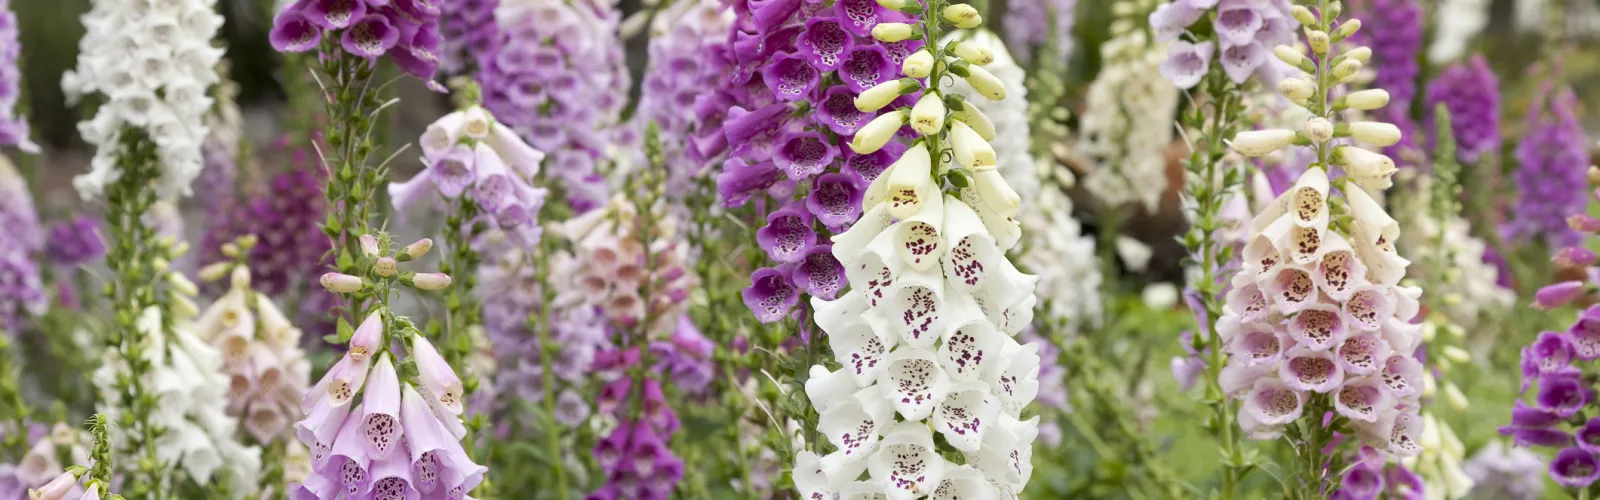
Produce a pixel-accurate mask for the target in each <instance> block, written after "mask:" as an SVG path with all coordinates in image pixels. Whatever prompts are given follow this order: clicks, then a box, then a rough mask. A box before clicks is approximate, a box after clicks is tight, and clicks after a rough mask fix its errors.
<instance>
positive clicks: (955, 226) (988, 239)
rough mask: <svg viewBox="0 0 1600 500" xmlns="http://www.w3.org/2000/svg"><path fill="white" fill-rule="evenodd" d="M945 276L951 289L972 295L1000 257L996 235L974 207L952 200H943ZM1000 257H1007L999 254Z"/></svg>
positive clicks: (951, 198)
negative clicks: (990, 232) (984, 223)
mask: <svg viewBox="0 0 1600 500" xmlns="http://www.w3.org/2000/svg"><path fill="white" fill-rule="evenodd" d="M943 233H944V234H943V236H944V239H945V240H944V241H945V242H944V246H945V252H944V258H943V259H942V261H943V264H944V266H943V267H944V274H945V277H946V278H947V279H948V280H949V285H950V288H951V289H953V290H959V291H961V292H965V293H972V292H973V291H975V290H977V289H978V288H979V287H981V286H983V280H984V277H985V276H987V275H988V272H987V271H988V269H989V268H988V266H989V265H990V263H991V262H993V261H994V259H995V258H996V254H999V249H998V248H996V246H995V243H994V236H991V235H990V234H989V231H988V230H987V229H985V228H984V227H983V220H981V219H979V218H978V213H977V212H974V211H973V210H972V207H969V206H967V204H966V203H962V202H961V200H957V199H955V198H953V197H946V198H945V200H944V230H943ZM999 258H1004V256H1003V255H1000V256H999Z"/></svg>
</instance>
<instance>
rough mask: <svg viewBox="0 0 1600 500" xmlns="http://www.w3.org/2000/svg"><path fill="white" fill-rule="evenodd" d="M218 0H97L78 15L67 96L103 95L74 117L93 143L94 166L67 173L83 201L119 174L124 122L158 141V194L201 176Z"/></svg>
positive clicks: (175, 191) (217, 55) (217, 54)
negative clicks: (84, 117) (86, 115)
mask: <svg viewBox="0 0 1600 500" xmlns="http://www.w3.org/2000/svg"><path fill="white" fill-rule="evenodd" d="M215 4H216V0H171V1H164V2H154V1H149V0H142V1H137V2H95V3H94V6H93V7H92V8H90V9H89V12H88V13H87V14H85V15H84V16H83V24H84V27H85V28H86V32H85V33H84V36H83V39H82V40H80V41H79V42H78V50H79V53H80V54H81V55H82V57H79V58H78V67H77V69H74V70H70V71H68V72H67V73H66V74H64V75H62V77H61V88H62V91H63V92H65V93H66V96H67V99H68V100H69V101H70V102H74V103H76V102H78V101H79V100H81V99H82V98H83V97H85V96H88V95H91V94H96V93H98V94H101V95H103V96H104V98H105V99H106V101H105V104H103V105H101V106H100V107H99V108H98V109H97V110H96V111H95V115H94V118H92V119H90V120H88V121H85V122H82V123H79V124H78V130H79V131H80V132H82V135H83V139H84V140H85V141H87V142H88V143H90V144H93V145H95V147H96V151H95V156H94V161H93V162H92V168H91V170H90V171H89V173H87V174H83V175H79V176H78V177H77V178H76V179H73V186H74V187H76V188H77V189H78V193H79V194H80V195H82V196H83V197H84V198H85V199H88V198H93V197H97V196H100V195H101V193H102V192H103V191H104V190H105V188H106V185H107V184H109V183H111V182H112V181H114V180H115V179H117V178H118V177H119V176H120V175H122V173H123V172H122V171H121V169H122V167H120V166H119V165H118V164H117V156H118V154H119V151H120V150H121V149H122V147H121V145H120V142H121V140H122V138H123V136H124V135H125V134H129V133H133V132H130V131H129V130H128V129H129V128H140V129H143V133H144V134H145V136H146V137H148V139H149V140H151V141H153V142H154V144H155V145H156V146H157V155H158V156H159V158H160V162H158V163H159V165H160V178H159V179H157V181H156V190H157V192H158V193H160V195H161V196H162V197H171V196H175V195H180V194H188V193H189V183H190V182H192V181H193V180H194V178H195V177H196V176H197V175H199V174H200V169H201V167H202V166H203V164H204V162H203V159H202V155H201V153H200V149H201V144H202V143H203V142H205V138H206V134H207V127H206V125H205V115H206V112H207V111H208V110H210V109H211V102H212V99H211V97H210V96H209V95H208V93H207V92H208V89H209V88H210V87H211V85H212V84H215V83H217V73H216V70H215V67H216V65H217V61H218V60H219V59H221V58H222V53H223V50H222V49H221V48H217V47H213V46H212V45H211V39H212V38H213V37H215V36H216V33H217V29H218V28H220V27H222V16H221V15H220V14H217V12H216V5H215Z"/></svg>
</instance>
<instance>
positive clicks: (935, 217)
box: [889, 170, 953, 271]
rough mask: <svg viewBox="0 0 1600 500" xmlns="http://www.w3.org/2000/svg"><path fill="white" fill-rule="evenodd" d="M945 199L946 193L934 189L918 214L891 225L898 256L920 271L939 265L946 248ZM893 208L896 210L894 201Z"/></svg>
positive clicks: (936, 267) (907, 264) (920, 205)
mask: <svg viewBox="0 0 1600 500" xmlns="http://www.w3.org/2000/svg"><path fill="white" fill-rule="evenodd" d="M898 172H899V170H896V173H898ZM952 200H953V199H952ZM944 202H945V199H944V197H942V196H940V195H938V194H937V191H934V193H933V196H930V197H928V198H927V199H924V200H922V201H921V202H920V203H917V204H916V205H917V206H918V207H919V208H920V209H919V210H917V211H916V212H915V213H914V214H911V215H909V216H907V217H903V218H902V220H901V221H900V222H897V223H895V224H894V225H893V226H890V228H889V230H890V231H892V232H893V233H894V239H895V244H896V249H897V253H898V256H899V258H900V260H901V261H903V262H904V263H905V265H906V266H907V267H909V268H911V269H914V270H917V271H931V270H936V269H938V265H939V261H940V258H941V257H943V256H944V254H945V251H946V248H945V242H944V238H943V236H941V234H940V233H941V232H942V231H943V229H944V213H945V209H944V204H945V203H944ZM890 211H891V213H892V212H893V211H894V204H893V203H891V205H890Z"/></svg>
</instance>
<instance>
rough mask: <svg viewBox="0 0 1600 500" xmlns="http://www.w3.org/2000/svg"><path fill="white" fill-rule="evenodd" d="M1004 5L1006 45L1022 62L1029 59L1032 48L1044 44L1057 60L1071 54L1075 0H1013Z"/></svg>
mask: <svg viewBox="0 0 1600 500" xmlns="http://www.w3.org/2000/svg"><path fill="white" fill-rule="evenodd" d="M1006 7H1007V8H1006V14H1005V27H1006V30H1005V31H1006V33H1005V36H1006V47H1009V48H1010V49H1011V50H1012V51H1013V52H1016V56H1017V59H1019V60H1021V61H1022V62H1023V64H1031V63H1033V57H1034V54H1035V51H1037V50H1039V49H1041V48H1045V47H1049V48H1050V49H1052V52H1051V54H1054V55H1055V56H1056V58H1057V59H1058V61H1057V62H1065V61H1066V60H1067V59H1068V58H1070V57H1072V51H1073V49H1074V41H1073V38H1072V28H1073V27H1074V26H1076V25H1077V20H1078V16H1077V9H1078V0H1048V1H1046V0H1040V1H1037V2H1017V3H1014V4H1011V5H1007V6H1006Z"/></svg>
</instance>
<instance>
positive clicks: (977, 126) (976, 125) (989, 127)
mask: <svg viewBox="0 0 1600 500" xmlns="http://www.w3.org/2000/svg"><path fill="white" fill-rule="evenodd" d="M956 116H957V117H959V118H961V121H964V122H967V126H969V127H972V131H973V132H977V133H978V137H982V138H983V140H985V141H992V140H994V133H995V130H994V122H993V121H990V120H989V115H986V114H983V110H981V109H978V107H977V106H973V105H970V104H969V105H965V106H962V107H961V111H958V112H956Z"/></svg>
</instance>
